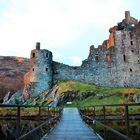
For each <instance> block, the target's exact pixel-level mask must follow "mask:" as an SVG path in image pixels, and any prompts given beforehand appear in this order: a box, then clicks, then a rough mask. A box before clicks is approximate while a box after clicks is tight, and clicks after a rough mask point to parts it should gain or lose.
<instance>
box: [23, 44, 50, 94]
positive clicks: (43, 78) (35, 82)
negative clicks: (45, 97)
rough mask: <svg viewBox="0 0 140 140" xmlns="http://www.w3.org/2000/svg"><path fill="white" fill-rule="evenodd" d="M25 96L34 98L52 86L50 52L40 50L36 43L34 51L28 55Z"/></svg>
mask: <svg viewBox="0 0 140 140" xmlns="http://www.w3.org/2000/svg"><path fill="white" fill-rule="evenodd" d="M25 79H27V80H24V81H25V86H26V88H25V91H24V92H26V93H25V94H27V95H28V96H29V97H35V96H37V95H39V94H41V93H42V92H43V91H45V90H47V89H49V88H50V87H51V85H52V52H50V51H48V50H46V49H40V43H39V42H37V43H36V49H34V50H32V51H31V54H30V71H29V72H28V73H27V74H26V75H25Z"/></svg>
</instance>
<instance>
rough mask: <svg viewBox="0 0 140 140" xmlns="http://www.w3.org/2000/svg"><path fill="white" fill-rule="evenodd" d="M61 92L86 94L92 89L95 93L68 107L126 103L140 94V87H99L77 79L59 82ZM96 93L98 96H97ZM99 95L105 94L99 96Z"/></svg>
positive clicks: (75, 101)
mask: <svg viewBox="0 0 140 140" xmlns="http://www.w3.org/2000/svg"><path fill="white" fill-rule="evenodd" d="M58 85H59V92H62V93H63V92H67V91H78V94H79V95H80V94H84V93H86V92H88V91H90V92H91V91H92V92H93V95H91V96H90V97H88V98H86V99H84V100H80V98H79V99H78V100H74V101H73V102H72V104H69V105H66V106H67V107H75V106H80V107H83V106H93V105H97V104H125V103H131V102H133V101H132V98H133V95H134V94H140V88H117V87H114V88H111V87H99V86H95V85H91V84H87V83H81V82H76V81H61V82H59V84H58ZM95 95H96V96H95ZM97 95H103V97H98V96H97ZM107 96H108V97H107Z"/></svg>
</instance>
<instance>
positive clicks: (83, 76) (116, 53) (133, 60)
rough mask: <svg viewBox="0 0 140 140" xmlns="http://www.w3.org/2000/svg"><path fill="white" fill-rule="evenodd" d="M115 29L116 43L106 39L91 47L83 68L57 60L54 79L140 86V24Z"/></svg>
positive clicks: (110, 85)
mask: <svg viewBox="0 0 140 140" xmlns="http://www.w3.org/2000/svg"><path fill="white" fill-rule="evenodd" d="M113 32H114V35H113V36H114V46H113V44H111V45H110V47H108V46H107V45H108V44H106V41H105V42H104V43H103V44H102V45H100V46H99V47H98V48H94V46H91V47H90V52H89V56H88V58H87V59H86V60H84V61H83V63H82V65H81V66H80V67H70V66H68V65H64V64H61V63H57V62H53V71H54V74H53V79H54V80H76V81H81V82H87V83H91V84H96V85H99V86H109V87H139V85H140V54H139V52H140V25H139V24H137V25H135V27H134V28H133V29H131V30H127V29H123V30H116V31H113ZM111 34H112V32H111Z"/></svg>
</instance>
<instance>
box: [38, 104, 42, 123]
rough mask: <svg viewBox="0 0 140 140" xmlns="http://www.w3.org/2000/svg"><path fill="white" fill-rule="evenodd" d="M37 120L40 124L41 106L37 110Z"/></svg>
mask: <svg viewBox="0 0 140 140" xmlns="http://www.w3.org/2000/svg"><path fill="white" fill-rule="evenodd" d="M38 111H39V112H38V118H39V122H41V106H39V110H38Z"/></svg>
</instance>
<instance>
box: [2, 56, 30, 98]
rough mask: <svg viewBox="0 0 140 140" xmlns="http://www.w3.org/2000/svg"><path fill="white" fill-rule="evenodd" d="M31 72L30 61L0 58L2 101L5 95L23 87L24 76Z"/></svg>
mask: <svg viewBox="0 0 140 140" xmlns="http://www.w3.org/2000/svg"><path fill="white" fill-rule="evenodd" d="M28 70H29V59H27V58H22V57H12V56H0V100H1V99H2V98H3V96H4V95H5V93H7V92H8V91H11V93H12V92H13V93H14V92H15V91H17V90H18V89H21V88H22V87H23V84H24V83H23V76H24V74H25V73H26V72H27V71H28Z"/></svg>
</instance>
